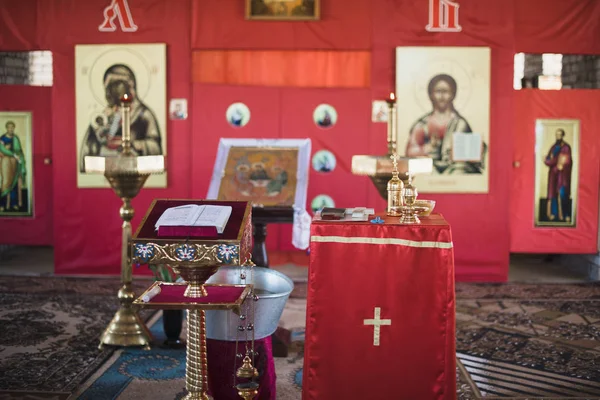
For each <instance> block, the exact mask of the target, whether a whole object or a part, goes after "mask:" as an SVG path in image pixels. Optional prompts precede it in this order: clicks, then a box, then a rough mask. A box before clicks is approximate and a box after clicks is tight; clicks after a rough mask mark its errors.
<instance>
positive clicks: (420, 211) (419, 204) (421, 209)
mask: <svg viewBox="0 0 600 400" xmlns="http://www.w3.org/2000/svg"><path fill="white" fill-rule="evenodd" d="M414 208H415V211H416V212H417V215H418V216H419V217H427V216H429V215H430V214H431V213H432V212H433V209H434V208H435V200H417V201H416V202H415V205H414Z"/></svg>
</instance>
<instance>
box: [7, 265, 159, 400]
mask: <svg viewBox="0 0 600 400" xmlns="http://www.w3.org/2000/svg"><path fill="white" fill-rule="evenodd" d="M136 285H137V286H138V288H137V289H136V291H137V292H141V288H142V287H144V288H145V287H147V286H148V285H149V282H143V281H140V282H138V283H137V284H136ZM119 286H120V285H119V280H118V279H115V278H110V279H107V278H57V277H23V276H19V277H16V276H1V277H0V399H31V400H34V399H57V400H62V399H66V398H68V396H69V395H70V394H71V393H72V392H73V391H74V390H75V389H76V388H77V387H78V386H79V385H80V384H81V383H82V382H83V381H85V379H86V378H87V377H88V376H89V375H90V374H91V373H93V372H94V371H95V370H97V369H98V367H100V366H101V365H102V364H103V363H104V362H105V361H106V360H107V359H108V358H109V357H110V356H111V354H112V353H113V352H114V349H111V348H105V349H104V350H103V351H99V350H98V344H99V338H100V335H101V334H102V332H103V331H104V329H105V328H106V326H107V325H108V323H109V321H110V320H111V318H112V317H113V315H114V313H115V311H116V310H117V309H118V304H119V303H118V301H117V297H116V296H117V290H118V288H119ZM134 286H135V285H134ZM141 316H142V318H144V319H145V320H147V319H148V318H149V317H150V313H149V312H144V313H142V314H141Z"/></svg>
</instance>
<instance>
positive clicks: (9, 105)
mask: <svg viewBox="0 0 600 400" xmlns="http://www.w3.org/2000/svg"><path fill="white" fill-rule="evenodd" d="M51 90H52V88H50V87H35V86H21V85H3V86H0V93H1V94H0V111H24V112H31V117H32V121H31V130H32V133H31V135H32V142H33V152H32V153H33V160H32V161H33V162H32V164H33V171H27V173H28V174H33V189H32V188H30V189H29V190H33V217H31V218H29V217H18V218H4V217H3V218H1V219H0V243H3V244H17V245H21V244H24V245H43V246H47V245H52V243H53V240H52V217H53V210H52V165H51V164H44V159H46V158H52V137H51V135H52V130H51V125H52V102H51ZM22 129H23V128H22V127H18V128H17V132H16V133H17V134H18V135H19V136H20V138H21V140H23V139H24V132H23V130H22ZM4 132H6V130H5V129H4V126H0V135H2V134H4ZM26 156H27V155H26Z"/></svg>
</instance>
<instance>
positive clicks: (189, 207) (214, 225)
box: [154, 204, 232, 236]
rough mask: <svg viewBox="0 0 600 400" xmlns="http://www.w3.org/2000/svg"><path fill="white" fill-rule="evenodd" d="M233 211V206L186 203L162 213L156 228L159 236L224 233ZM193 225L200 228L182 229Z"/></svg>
mask: <svg viewBox="0 0 600 400" xmlns="http://www.w3.org/2000/svg"><path fill="white" fill-rule="evenodd" d="M231 211H232V207H231V206H216V205H209V204H207V205H197V204H186V205H183V206H178V207H171V208H167V209H166V210H165V211H164V212H163V213H162V215H161V216H160V217H159V218H158V221H156V224H155V225H154V228H155V229H156V230H157V231H158V236H211V235H213V234H222V233H223V231H224V230H225V226H226V225H227V221H229V217H230V216H231ZM191 227H193V228H200V229H192V230H190V229H181V228H191ZM202 228H206V229H202ZM215 230H216V232H215Z"/></svg>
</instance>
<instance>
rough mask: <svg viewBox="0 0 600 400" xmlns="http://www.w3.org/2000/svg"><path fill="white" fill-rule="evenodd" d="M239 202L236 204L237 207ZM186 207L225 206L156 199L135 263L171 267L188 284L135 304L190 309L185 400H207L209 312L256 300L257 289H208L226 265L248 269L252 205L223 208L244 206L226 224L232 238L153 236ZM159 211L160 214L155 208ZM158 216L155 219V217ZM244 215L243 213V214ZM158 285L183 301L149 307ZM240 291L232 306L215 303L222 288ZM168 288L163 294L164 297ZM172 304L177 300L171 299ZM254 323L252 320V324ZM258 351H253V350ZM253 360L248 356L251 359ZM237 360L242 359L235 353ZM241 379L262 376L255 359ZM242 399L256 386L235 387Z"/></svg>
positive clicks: (136, 240)
mask: <svg viewBox="0 0 600 400" xmlns="http://www.w3.org/2000/svg"><path fill="white" fill-rule="evenodd" d="M236 203H237V205H235V204H236ZM187 204H214V205H219V204H221V203H220V202H219V201H211V200H206V201H203V200H171V199H168V200H167V199H164V200H163V199H157V200H154V201H153V202H152V204H151V206H150V209H149V210H148V212H147V213H146V216H145V217H144V219H143V220H142V223H141V224H140V226H139V227H138V230H137V231H136V233H135V235H134V237H133V240H132V246H133V250H132V251H133V259H134V261H135V262H138V263H140V264H168V265H170V266H171V267H172V268H173V270H174V271H175V272H177V273H178V274H180V275H181V277H182V278H183V279H184V280H185V281H186V282H185V283H164V282H155V283H154V284H153V285H152V286H151V287H150V288H149V289H148V290H147V291H146V292H145V293H144V294H142V296H140V297H139V298H138V299H136V300H135V302H134V304H137V305H140V306H142V307H147V308H155V309H188V310H189V314H188V320H187V324H188V334H187V354H186V371H185V387H186V389H187V391H188V394H187V395H186V396H185V397H184V399H186V400H207V399H210V396H209V395H208V362H207V352H206V314H205V310H215V309H225V310H234V311H236V312H237V313H241V307H242V303H243V302H244V300H245V299H246V297H248V296H250V297H251V298H253V289H252V285H250V284H249V285H226V284H206V281H207V280H208V278H210V276H211V275H213V274H214V273H215V272H216V271H217V270H218V269H219V268H220V267H221V266H222V265H248V264H249V263H250V258H251V257H252V256H251V254H250V251H251V249H252V217H251V212H252V206H251V204H250V203H248V202H224V203H223V204H224V205H232V204H233V207H243V217H242V219H241V220H240V221H236V220H234V219H233V213H232V216H231V217H230V218H229V221H228V222H227V224H228V226H229V225H231V224H239V227H240V228H239V230H238V231H237V232H236V233H235V236H234V237H233V236H232V237H229V238H224V239H221V238H217V239H216V238H207V239H203V238H202V237H190V236H186V237H180V238H179V237H165V238H161V237H158V236H156V234H155V233H154V232H155V231H154V224H155V223H156V219H157V218H158V216H160V214H162V212H164V210H165V209H166V208H168V207H175V206H181V205H187ZM157 208H160V210H159V211H158V212H154V213H153V210H154V209H157ZM151 215H152V216H154V217H153V219H151V218H150V216H151ZM238 215H239V213H238ZM157 285H159V286H160V287H162V288H166V287H167V286H171V292H172V290H173V289H177V290H179V291H180V295H178V296H181V297H176V298H178V299H179V301H176V302H175V301H173V300H171V302H170V303H165V302H163V300H161V297H160V294H159V295H157V296H156V297H155V298H154V299H153V300H151V301H150V302H145V301H143V299H144V297H145V296H146V295H148V294H149V293H151V291H152V290H153V289H154V288H155V287H156V286H157ZM225 287H227V288H238V289H239V296H237V295H236V296H237V297H236V298H235V299H234V300H232V301H224V300H220V301H219V302H215V300H213V299H215V298H217V297H212V296H213V293H215V291H218V290H223V288H225ZM163 290H165V289H161V291H160V292H159V293H162V291H163ZM170 298H171V299H172V298H173V297H170ZM251 322H252V323H253V321H251ZM253 350H254V349H252V351H253ZM247 356H248V355H247ZM236 357H237V354H236ZM236 375H237V377H238V378H253V377H255V376H256V375H257V372H256V369H255V368H254V366H253V365H252V359H251V358H250V357H246V358H245V359H244V361H243V364H242V366H241V367H240V368H238V370H237V374H236ZM236 389H237V391H238V394H239V396H240V397H242V398H243V399H253V398H254V397H255V396H256V394H257V393H258V384H256V383H255V382H253V381H251V382H248V383H243V384H238V385H236Z"/></svg>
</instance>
